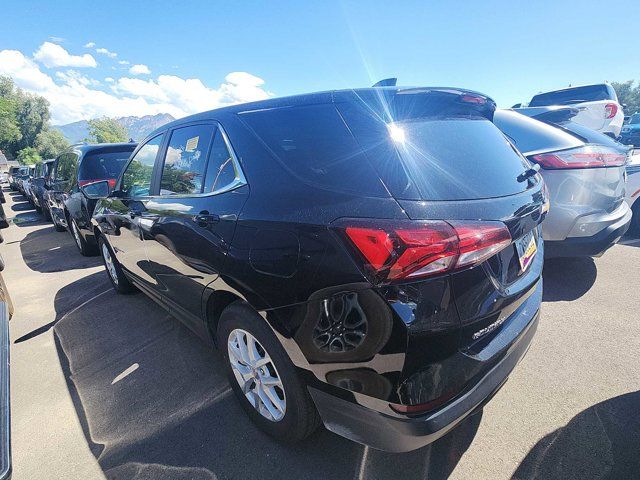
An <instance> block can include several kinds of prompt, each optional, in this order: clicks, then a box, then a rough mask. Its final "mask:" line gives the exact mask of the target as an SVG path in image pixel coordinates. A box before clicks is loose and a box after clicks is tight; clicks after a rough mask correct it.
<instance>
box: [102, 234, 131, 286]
mask: <svg viewBox="0 0 640 480" xmlns="http://www.w3.org/2000/svg"><path fill="white" fill-rule="evenodd" d="M98 249H99V250H100V253H101V254H102V261H103V262H104V268H105V269H106V271H107V275H108V276H109V280H110V281H111V285H112V286H113V289H114V290H115V291H116V292H118V293H121V294H125V295H126V294H128V293H133V292H135V291H136V287H134V286H133V284H132V283H131V282H130V281H129V279H128V278H127V277H126V276H125V274H124V271H123V270H122V266H121V265H120V262H118V259H117V258H116V256H115V255H114V254H113V250H111V247H110V246H109V244H107V242H106V241H105V239H104V238H103V237H102V235H101V236H100V238H98Z"/></svg>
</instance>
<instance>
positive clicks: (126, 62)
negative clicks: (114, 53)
mask: <svg viewBox="0 0 640 480" xmlns="http://www.w3.org/2000/svg"><path fill="white" fill-rule="evenodd" d="M118 63H119V64H120V65H129V61H128V60H118Z"/></svg>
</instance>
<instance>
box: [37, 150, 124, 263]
mask: <svg viewBox="0 0 640 480" xmlns="http://www.w3.org/2000/svg"><path fill="white" fill-rule="evenodd" d="M135 148H136V144H135V143H101V144H96V145H88V144H83V145H75V146H73V147H72V149H71V150H69V151H68V152H65V153H63V154H61V155H60V156H58V158H56V161H55V164H54V166H53V169H52V174H51V178H50V181H49V183H48V186H49V206H50V213H51V217H52V221H53V224H54V226H55V227H56V230H59V231H64V230H65V229H68V230H69V232H71V235H72V236H73V239H74V240H75V242H76V245H77V246H78V249H79V250H80V253H81V254H82V255H95V254H97V253H98V250H97V247H98V245H97V243H96V240H95V238H94V236H93V227H92V226H91V216H92V215H93V209H94V207H95V204H96V202H95V200H91V199H89V198H87V196H86V195H84V193H82V190H81V189H80V187H83V186H85V185H89V184H91V183H94V182H100V181H105V182H107V183H108V184H109V185H110V186H111V187H113V186H115V184H116V179H117V178H118V177H119V176H120V174H121V173H122V169H123V168H124V166H125V164H126V163H127V160H128V159H129V156H130V155H131V152H133V150H134V149H135Z"/></svg>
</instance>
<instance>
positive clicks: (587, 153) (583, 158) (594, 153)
mask: <svg viewBox="0 0 640 480" xmlns="http://www.w3.org/2000/svg"><path fill="white" fill-rule="evenodd" d="M529 159H530V160H531V161H533V162H536V163H539V164H540V166H541V167H542V168H545V169H547V170H557V169H567V168H602V167H620V166H622V165H624V164H625V163H626V161H627V156H626V155H625V154H624V153H620V152H618V151H616V150H613V149H611V148H607V147H601V146H597V145H596V146H585V147H580V148H572V149H570V150H562V151H559V152H552V153H540V154H538V155H533V156H531V157H529Z"/></svg>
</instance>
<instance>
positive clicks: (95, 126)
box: [89, 117, 128, 143]
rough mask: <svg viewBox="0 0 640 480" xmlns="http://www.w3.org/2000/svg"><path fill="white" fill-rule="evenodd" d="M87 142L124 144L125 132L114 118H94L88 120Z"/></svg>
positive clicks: (126, 137)
mask: <svg viewBox="0 0 640 480" xmlns="http://www.w3.org/2000/svg"><path fill="white" fill-rule="evenodd" d="M89 140H91V141H94V142H97V143H116V142H126V141H127V140H128V136H127V130H126V129H125V128H124V127H123V126H122V125H120V124H119V123H118V122H117V121H116V120H115V119H114V118H108V117H103V118H95V119H93V120H89Z"/></svg>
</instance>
